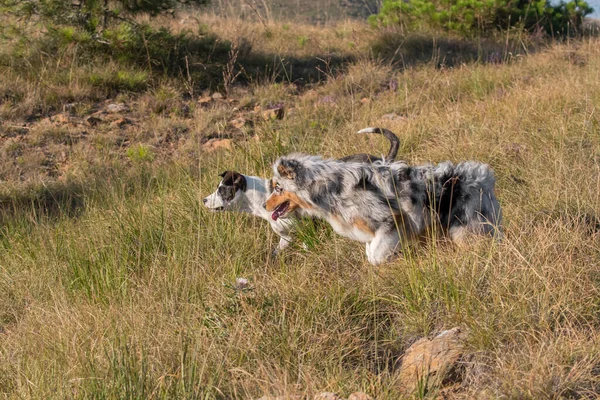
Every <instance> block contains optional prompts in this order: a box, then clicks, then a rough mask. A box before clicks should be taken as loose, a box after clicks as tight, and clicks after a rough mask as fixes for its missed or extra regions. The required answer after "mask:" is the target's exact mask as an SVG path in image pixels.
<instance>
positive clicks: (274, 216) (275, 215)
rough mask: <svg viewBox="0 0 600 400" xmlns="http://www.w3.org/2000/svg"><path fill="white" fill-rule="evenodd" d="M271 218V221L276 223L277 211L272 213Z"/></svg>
mask: <svg viewBox="0 0 600 400" xmlns="http://www.w3.org/2000/svg"><path fill="white" fill-rule="evenodd" d="M271 218H272V219H273V221H277V219H278V218H279V211H277V210H275V211H273V214H271Z"/></svg>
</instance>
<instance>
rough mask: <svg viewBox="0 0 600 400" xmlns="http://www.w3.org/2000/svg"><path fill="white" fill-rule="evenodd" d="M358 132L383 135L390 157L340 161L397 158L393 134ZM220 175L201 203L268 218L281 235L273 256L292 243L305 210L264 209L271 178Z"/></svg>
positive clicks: (369, 130) (352, 159)
mask: <svg viewBox="0 0 600 400" xmlns="http://www.w3.org/2000/svg"><path fill="white" fill-rule="evenodd" d="M358 133H378V134H381V135H383V136H384V137H385V138H386V139H388V140H389V141H390V149H389V152H388V154H387V156H385V157H383V158H382V157H376V156H373V155H369V154H366V153H361V154H354V155H350V156H346V157H344V158H341V159H340V162H354V163H373V162H376V161H385V162H392V161H393V160H394V159H395V158H396V154H397V153H398V149H399V147H400V141H399V140H398V137H397V136H396V135H394V134H393V133H392V132H391V131H389V130H387V129H383V128H365V129H362V130H360V131H358ZM220 176H221V177H222V178H223V179H222V180H221V182H220V183H219V186H218V187H217V190H216V191H215V192H213V193H212V194H210V195H209V196H207V197H205V198H204V199H203V200H202V201H203V203H204V205H205V206H206V207H207V208H209V209H210V210H212V211H237V212H246V213H250V214H252V215H255V216H257V217H260V218H263V219H266V220H267V221H269V223H270V224H271V228H272V229H273V230H274V231H275V232H276V233H277V234H278V235H279V236H280V240H279V245H278V246H277V249H276V250H275V251H274V252H273V253H274V254H275V255H276V254H277V253H278V252H280V251H281V250H283V249H285V248H286V247H287V246H289V244H290V243H291V242H292V240H293V227H294V224H295V218H298V217H301V216H302V215H301V214H302V211H301V210H296V211H292V210H289V211H288V212H286V213H285V216H283V215H279V214H278V213H272V212H269V211H267V210H265V208H264V205H265V201H266V200H267V198H268V197H269V195H270V194H271V192H272V191H273V187H272V186H271V180H270V179H264V178H260V177H257V176H249V175H242V174H240V173H239V172H236V171H225V172H223V173H222V174H221V175H220Z"/></svg>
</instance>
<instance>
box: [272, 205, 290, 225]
mask: <svg viewBox="0 0 600 400" xmlns="http://www.w3.org/2000/svg"><path fill="white" fill-rule="evenodd" d="M288 208H290V202H289V201H284V202H283V203H281V204H280V205H278V206H277V207H276V208H275V209H274V210H273V213H272V214H271V218H272V219H273V221H277V220H278V219H279V217H281V216H282V215H284V214H285V213H286V212H287V210H288Z"/></svg>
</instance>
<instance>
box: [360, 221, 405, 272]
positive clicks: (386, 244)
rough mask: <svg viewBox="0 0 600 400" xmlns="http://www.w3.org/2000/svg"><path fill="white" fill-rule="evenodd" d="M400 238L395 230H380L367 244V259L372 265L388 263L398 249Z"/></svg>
mask: <svg viewBox="0 0 600 400" xmlns="http://www.w3.org/2000/svg"><path fill="white" fill-rule="evenodd" d="M399 242H400V236H399V235H398V232H397V231H396V230H395V229H391V230H389V229H380V230H378V231H377V232H376V233H375V238H374V239H373V240H372V241H371V242H369V243H367V246H366V250H367V259H368V260H369V262H370V263H371V264H373V265H377V264H381V263H384V262H386V261H389V260H390V259H391V258H392V256H393V255H394V253H395V252H396V248H397V247H398V243H399Z"/></svg>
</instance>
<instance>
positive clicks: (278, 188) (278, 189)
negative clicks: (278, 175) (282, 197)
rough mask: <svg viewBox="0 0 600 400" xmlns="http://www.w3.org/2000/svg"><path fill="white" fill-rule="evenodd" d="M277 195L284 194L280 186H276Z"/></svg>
mask: <svg viewBox="0 0 600 400" xmlns="http://www.w3.org/2000/svg"><path fill="white" fill-rule="evenodd" d="M275 193H277V194H282V193H283V189H282V188H281V186H279V185H277V186H275Z"/></svg>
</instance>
